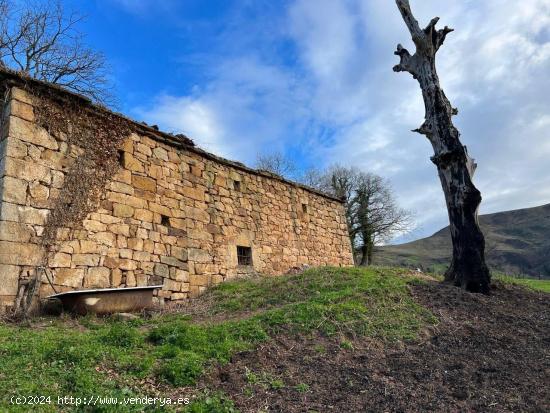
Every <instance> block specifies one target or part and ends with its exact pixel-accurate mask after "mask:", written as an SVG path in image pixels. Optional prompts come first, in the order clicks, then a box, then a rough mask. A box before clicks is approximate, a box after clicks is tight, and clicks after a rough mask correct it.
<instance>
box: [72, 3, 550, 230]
mask: <svg viewBox="0 0 550 413" xmlns="http://www.w3.org/2000/svg"><path fill="white" fill-rule="evenodd" d="M65 3H66V5H67V6H68V7H69V8H70V7H72V8H74V9H76V10H80V11H81V12H83V13H84V14H86V15H87V16H88V19H87V21H86V22H85V23H84V24H83V31H84V32H85V33H86V34H87V40H88V43H89V44H90V45H91V46H93V47H95V48H97V49H98V50H101V51H103V52H104V53H105V54H106V56H107V58H108V61H109V63H110V65H111V67H112V80H113V83H114V85H115V92H116V95H117V97H118V100H119V107H118V109H119V110H120V111H121V112H123V113H125V114H127V115H129V116H131V117H133V118H135V119H136V120H140V121H141V120H144V121H146V122H148V123H155V124H158V125H159V126H160V127H161V128H162V129H164V130H167V131H173V132H183V133H186V134H187V135H188V136H190V137H192V138H193V139H194V140H195V142H196V143H197V144H198V145H199V146H201V147H203V148H205V149H207V150H210V151H212V152H215V153H217V154H219V155H222V156H225V157H228V158H231V159H236V160H240V161H242V162H245V163H248V164H252V163H253V162H254V159H255V157H256V155H257V154H258V153H262V152H272V151H282V152H284V153H286V155H287V156H289V157H291V158H293V159H294V160H295V161H296V162H297V163H298V164H299V165H300V166H301V167H303V168H307V167H309V166H318V167H324V166H328V165H330V164H332V163H335V162H338V163H340V164H343V165H353V166H357V167H360V168H361V169H364V170H366V171H371V172H375V173H377V174H379V175H382V176H384V177H386V178H388V179H390V180H391V182H392V185H393V188H394V190H395V193H396V196H397V198H398V201H399V203H400V204H401V205H402V206H403V207H405V208H408V209H411V210H413V211H415V212H416V221H417V228H416V230H415V231H413V232H412V233H411V234H410V235H409V237H408V239H412V238H417V237H420V236H425V235H429V234H431V233H433V232H434V231H436V230H437V229H439V228H440V227H442V226H444V225H446V222H447V217H446V210H445V205H444V200H443V195H442V192H441V189H440V187H439V182H438V178H437V174H436V170H435V167H434V165H432V164H431V162H430V161H429V157H430V155H431V154H432V149H431V147H430V145H429V143H428V141H427V140H426V139H425V138H424V137H422V136H421V135H418V134H414V133H411V132H410V130H411V129H414V128H416V127H418V126H419V125H420V124H421V123H422V120H423V115H424V114H423V104H422V99H421V95H420V90H419V88H418V85H417V84H416V82H415V81H413V79H412V78H411V77H410V76H409V75H407V74H404V73H393V72H392V70H391V68H392V66H393V65H394V64H395V63H396V61H397V58H396V57H395V56H393V51H394V50H395V46H396V44H397V43H403V44H404V45H405V46H406V47H407V46H408V47H409V48H410V49H411V50H412V47H411V44H410V43H411V42H410V40H409V36H408V33H407V32H406V29H405V26H404V24H403V22H402V20H401V18H400V16H399V13H398V11H397V9H396V7H395V4H394V2H393V1H390V0H339V1H338V0H292V1H291V0H288V1H263V0H254V1H252V0H243V1H236V0H235V1H207V0H202V1H201V0H182V1H176V0H155V1H153V0H95V1H92V0H90V1H77V0H65ZM411 6H412V8H413V11H414V12H415V14H416V15H417V17H418V19H419V20H420V21H421V24H425V23H426V22H428V21H429V19H431V18H432V17H433V16H436V15H437V16H440V17H441V21H440V23H441V24H443V25H445V24H447V25H449V26H451V27H453V28H455V30H456V31H455V32H453V33H451V34H450V35H449V36H448V38H447V41H446V43H445V45H444V46H443V48H442V49H441V50H440V52H439V55H438V59H439V60H438V69H439V73H440V78H441V81H442V84H443V87H444V88H445V91H446V93H447V96H448V97H449V98H450V100H451V103H452V104H453V105H454V106H457V107H458V109H459V112H460V113H459V116H457V117H456V118H455V122H456V124H457V127H458V128H459V129H460V131H461V133H462V140H463V142H464V143H465V144H466V145H467V146H468V149H469V152H470V153H471V154H472V155H473V156H474V157H475V158H476V161H477V162H478V164H479V167H478V171H477V174H476V184H477V185H478V187H479V188H480V189H481V191H482V194H483V197H484V201H483V203H482V206H481V212H482V213H489V212H496V211H501V210H508V209H515V208H521V207H529V206H536V205H540V204H544V203H548V202H550V173H549V169H550V168H549V167H548V165H549V164H550V98H549V96H550V76H548V73H550V0H523V1H521V2H518V1H515V0H484V1H482V2H480V1H474V0H449V1H445V2H442V1H436V0H422V1H420V0H411Z"/></svg>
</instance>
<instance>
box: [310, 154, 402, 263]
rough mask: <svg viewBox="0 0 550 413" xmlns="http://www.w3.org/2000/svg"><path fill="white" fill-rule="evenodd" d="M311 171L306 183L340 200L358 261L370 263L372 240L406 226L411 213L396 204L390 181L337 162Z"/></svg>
mask: <svg viewBox="0 0 550 413" xmlns="http://www.w3.org/2000/svg"><path fill="white" fill-rule="evenodd" d="M315 175H316V176H318V177H317V178H316V181H314V182H310V184H311V183H313V184H314V187H316V188H317V189H319V190H322V191H324V192H327V193H330V194H333V195H335V196H337V197H338V198H340V199H342V200H344V202H345V207H346V208H345V209H346V219H347V223H348V232H349V235H350V240H351V243H352V245H353V246H354V248H357V249H358V250H359V252H360V260H359V264H360V265H369V264H371V263H372V254H373V250H374V246H375V245H376V244H378V243H380V242H383V241H388V240H389V239H390V238H392V237H393V236H394V235H396V234H397V233H399V232H406V231H408V230H410V228H411V226H412V220H411V214H410V213H409V212H408V211H406V210H403V209H401V208H399V207H398V206H397V203H396V202H395V199H394V196H393V193H392V190H391V186H390V184H389V183H388V182H387V181H386V180H385V179H383V178H382V177H380V176H378V175H375V174H372V173H366V172H362V171H360V170H359V169H357V168H345V167H342V166H338V165H335V166H333V167H331V168H329V169H328V170H327V171H326V172H325V173H322V174H315Z"/></svg>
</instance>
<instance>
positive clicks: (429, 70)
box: [393, 0, 490, 294]
mask: <svg viewBox="0 0 550 413" xmlns="http://www.w3.org/2000/svg"><path fill="white" fill-rule="evenodd" d="M396 3H397V7H398V8H399V11H400V12H401V16H402V17H403V20H404V21H405V24H406V25H407V28H408V29H409V32H410V33H411V37H412V40H413V42H414V44H415V46H416V51H415V53H414V54H413V55H412V56H411V54H410V53H409V52H408V51H407V50H406V49H404V48H403V46H401V45H400V44H399V45H397V51H396V52H395V54H396V55H398V56H399V57H400V62H399V64H398V65H396V66H394V68H393V70H394V71H395V72H402V71H405V72H409V73H410V74H412V76H413V78H414V79H416V80H418V83H419V84H420V89H422V97H423V98H424V106H425V110H426V115H425V121H424V123H423V124H422V126H420V128H418V129H415V130H414V132H418V133H420V134H422V135H425V136H426V137H427V138H428V140H429V141H430V143H431V144H432V147H433V150H434V156H433V157H432V158H431V160H432V162H433V163H434V164H435V165H436V166H437V172H438V174H439V179H440V181H441V186H442V188H443V192H444V193H445V201H446V203H447V211H448V214H449V223H450V228H451V237H452V242H453V258H452V262H451V265H450V267H449V269H448V270H447V272H446V273H445V280H446V281H449V282H452V283H453V284H454V285H456V286H460V287H462V288H464V289H466V290H468V291H472V292H481V293H485V294H487V293H489V285H490V274H489V269H488V268H487V265H486V263H485V239H484V237H483V233H482V232H481V230H480V228H479V224H478V220H477V211H478V207H479V204H480V202H481V193H480V192H479V190H478V189H477V188H476V187H475V186H474V184H473V182H472V178H473V175H474V171H475V169H476V164H475V162H474V160H473V159H472V158H470V156H468V152H467V149H466V147H465V146H463V145H462V143H461V142H460V139H459V137H460V133H459V132H458V130H457V129H456V128H455V126H454V125H453V121H452V116H453V115H456V114H457V113H458V111H457V110H456V109H455V108H453V107H452V106H451V104H450V103H449V100H448V99H447V97H446V96H445V93H444V92H443V90H442V89H441V87H440V85H439V78H438V76H437V72H436V68H435V55H436V53H437V51H438V49H439V48H440V47H441V45H442V44H443V41H444V40H445V37H446V36H447V34H448V33H449V32H451V31H453V29H450V28H448V27H447V26H445V27H444V28H443V29H440V30H436V29H435V25H436V23H437V21H438V20H439V18H438V17H435V18H433V19H432V20H431V22H430V23H429V24H428V26H427V27H426V28H425V29H423V30H422V29H421V28H420V26H419V24H418V22H417V21H416V19H415V18H414V16H413V14H412V12H411V8H410V6H409V1H408V0H396Z"/></svg>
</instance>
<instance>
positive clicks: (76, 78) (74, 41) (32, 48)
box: [0, 0, 113, 104]
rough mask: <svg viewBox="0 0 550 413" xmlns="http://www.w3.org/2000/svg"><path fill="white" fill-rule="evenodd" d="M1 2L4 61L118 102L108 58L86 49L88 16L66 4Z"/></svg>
mask: <svg viewBox="0 0 550 413" xmlns="http://www.w3.org/2000/svg"><path fill="white" fill-rule="evenodd" d="M19 5H21V3H20V2H15V1H13V0H0V26H1V27H0V62H1V63H2V64H3V65H4V66H7V67H11V68H13V69H14V70H17V71H20V72H23V73H24V74H26V75H28V76H32V77H34V78H36V79H39V80H43V81H46V82H49V83H55V84H58V85H60V86H64V87H66V88H68V89H70V90H72V91H74V92H77V93H79V94H82V95H84V96H87V97H89V98H91V99H92V100H94V101H96V102H100V103H103V104H107V103H112V102H113V96H112V93H111V90H110V87H109V81H108V77H107V70H106V60H105V57H104V56H103V55H102V54H101V53H99V52H97V51H94V50H92V49H90V48H88V47H86V46H85V45H84V41H83V36H82V35H81V33H79V31H78V25H79V23H81V22H82V20H83V17H82V16H81V15H79V14H77V13H69V14H66V13H65V11H64V10H63V7H62V4H61V2H60V1H57V2H56V3H51V2H35V1H30V0H27V1H26V2H23V3H22V6H19Z"/></svg>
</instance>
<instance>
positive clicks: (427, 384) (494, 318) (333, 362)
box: [203, 282, 550, 413]
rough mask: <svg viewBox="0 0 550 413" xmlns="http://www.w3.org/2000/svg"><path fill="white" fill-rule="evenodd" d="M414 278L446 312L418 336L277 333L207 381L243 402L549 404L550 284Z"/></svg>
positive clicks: (453, 407) (286, 408)
mask: <svg viewBox="0 0 550 413" xmlns="http://www.w3.org/2000/svg"><path fill="white" fill-rule="evenodd" d="M411 288H412V294H413V296H414V297H415V299H416V300H417V301H418V302H419V303H420V304H422V305H423V306H425V307H427V308H429V309H430V310H431V311H432V312H433V314H435V315H436V316H437V317H438V318H439V320H440V322H439V324H438V325H437V326H435V327H433V328H430V329H426V330H424V331H422V333H421V334H420V337H419V339H418V340H416V341H414V342H407V343H383V342H380V341H376V340H372V339H366V338H357V339H354V340H351V341H350V342H351V344H352V346H353V348H343V347H342V345H341V338H334V337H333V338H328V337H322V336H314V337H305V336H301V337H296V336H291V335H287V336H279V337H277V338H276V339H275V340H273V341H271V342H269V343H266V344H265V345H263V346H262V347H260V348H258V349H257V350H254V351H250V352H244V353H240V354H237V355H236V356H235V357H234V358H233V360H232V361H231V363H229V364H227V365H225V366H221V367H218V368H216V369H215V370H214V371H213V373H212V374H211V375H210V376H209V377H207V378H206V379H205V382H204V383H203V384H204V385H207V386H208V387H210V388H217V389H219V390H222V391H224V392H225V393H226V394H227V396H229V397H230V398H231V399H233V400H234V401H235V403H236V406H237V407H238V408H239V409H240V410H241V411H243V412H258V411H269V412H285V413H292V412H314V411H317V412H331V411H338V412H341V413H347V412H367V411H369V412H370V411H373V412H425V411H437V412H523V411H525V412H548V411H550V295H549V294H544V293H537V292H532V291H529V290H527V289H524V288H521V287H517V286H509V285H503V284H497V285H496V286H495V289H494V291H493V294H492V295H491V296H482V295H479V294H471V293H467V292H464V291H462V290H460V289H458V288H454V287H451V286H448V285H445V284H440V283H437V282H427V283H425V284H421V285H415V286H413V287H411ZM345 347H349V345H347V346H345ZM250 372H253V373H254V374H255V375H256V376H255V377H256V378H258V377H260V378H261V379H259V380H251V379H250ZM277 380H279V381H277ZM281 383H283V385H282V387H281Z"/></svg>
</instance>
